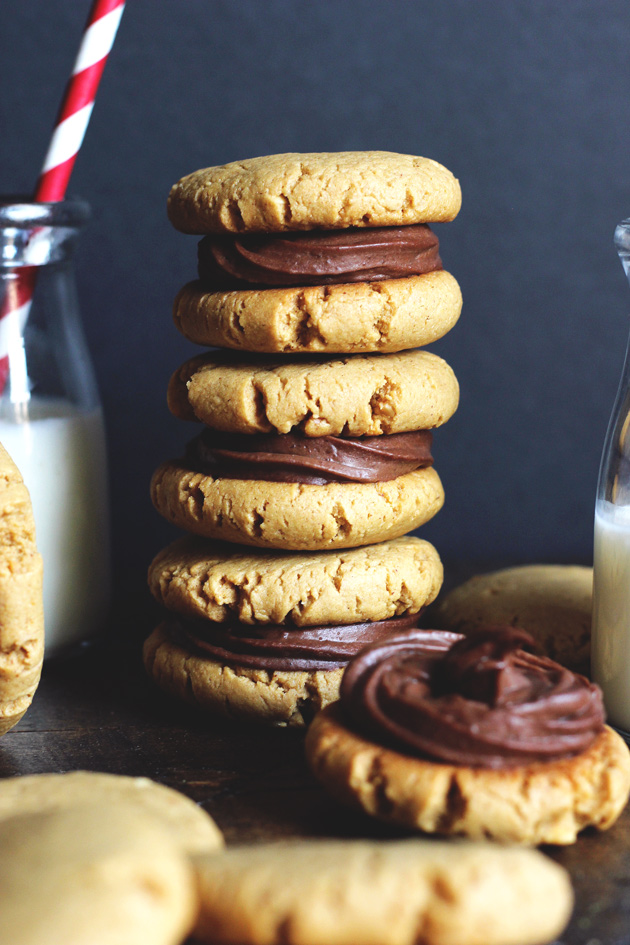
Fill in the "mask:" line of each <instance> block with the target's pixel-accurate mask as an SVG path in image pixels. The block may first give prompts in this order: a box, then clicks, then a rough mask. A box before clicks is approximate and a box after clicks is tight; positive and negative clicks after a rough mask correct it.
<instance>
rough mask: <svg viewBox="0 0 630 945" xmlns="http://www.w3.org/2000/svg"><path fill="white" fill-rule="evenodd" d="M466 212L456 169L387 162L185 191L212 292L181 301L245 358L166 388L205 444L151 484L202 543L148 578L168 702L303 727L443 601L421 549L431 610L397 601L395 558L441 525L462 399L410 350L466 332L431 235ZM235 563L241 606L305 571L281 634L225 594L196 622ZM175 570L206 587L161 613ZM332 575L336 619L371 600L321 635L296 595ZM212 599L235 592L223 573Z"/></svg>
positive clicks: (187, 182)
mask: <svg viewBox="0 0 630 945" xmlns="http://www.w3.org/2000/svg"><path fill="white" fill-rule="evenodd" d="M459 204H460V192H459V185H458V184H457V181H456V180H455V179H454V178H453V176H452V175H451V174H450V172H448V171H447V170H446V169H445V168H442V167H441V166H440V165H438V164H436V163H435V162H433V161H428V160H426V159H422V158H412V157H409V156H406V155H396V154H389V153H384V152H367V153H354V152H349V153H341V154H314V155H275V156H272V157H269V158H257V159H254V160H251V161H244V162H241V163H238V164H232V165H226V166H225V167H222V168H209V169H206V170H204V171H199V172H197V173H196V174H192V175H190V176H189V177H187V178H184V179H183V180H182V181H180V182H179V183H178V184H176V185H175V187H174V188H173V189H172V191H171V195H170V198H169V216H170V218H171V221H172V222H173V223H174V225H175V226H176V227H177V228H179V229H181V230H183V231H184V232H188V233H197V234H201V235H204V239H203V240H202V242H201V244H200V247H199V276H200V279H199V281H198V282H197V283H193V284H192V285H190V286H187V287H185V289H184V290H182V292H181V293H180V295H179V296H178V298H177V300H176V303H175V321H176V324H177V325H178V327H180V328H181V330H182V331H183V332H184V333H185V334H187V335H188V337H190V338H192V339H193V340H195V341H197V342H199V343H202V344H215V345H220V346H222V347H224V348H239V349H241V350H242V351H246V352H249V354H246V355H241V354H239V353H237V352H235V351H223V352H220V351H212V352H211V353H208V354H204V355H200V356H198V357H195V358H192V359H191V360H189V361H188V362H186V364H184V365H183V366H182V367H181V368H180V369H179V370H178V371H176V372H175V374H174V375H173V377H172V379H171V382H170V385H169V390H168V403H169V408H170V410H171V411H172V413H173V414H174V415H175V416H176V417H178V418H180V419H182V420H189V421H193V422H196V423H198V424H203V425H204V427H203V429H202V432H201V433H200V434H199V435H198V436H196V437H195V438H194V439H193V440H192V441H191V442H190V443H189V445H188V447H187V450H186V453H185V455H184V456H183V457H182V458H180V459H177V460H173V461H170V462H167V463H164V464H163V465H162V466H161V467H160V468H159V469H158V470H157V471H156V473H155V474H154V476H153V480H152V487H151V491H152V499H153V502H154V504H155V506H156V508H157V510H158V511H159V512H160V513H161V514H162V515H164V517H165V518H167V519H168V520H169V521H171V522H172V523H173V524H175V525H177V526H179V527H180V528H182V529H184V530H185V531H187V532H189V533H192V534H194V535H196V536H200V539H201V543H199V540H197V544H195V543H194V541H193V540H192V539H191V540H190V542H192V543H187V540H184V541H183V542H182V543H176V545H175V546H174V547H172V548H171V549H167V551H166V552H165V553H164V554H163V555H159V556H158V558H157V559H156V561H155V562H154V563H153V565H152V567H151V572H150V583H151V586H152V589H153V591H154V593H155V594H156V596H157V597H158V599H161V600H162V602H163V603H165V604H166V606H167V608H169V609H171V610H173V611H174V612H175V617H173V618H171V619H169V620H168V621H166V622H165V623H164V624H163V625H162V626H161V627H160V628H158V630H157V631H156V632H155V633H154V634H153V636H152V637H151V638H150V640H149V641H147V644H146V647H145V661H146V664H147V667H148V669H149V671H150V672H151V674H152V675H153V676H154V678H155V679H156V680H157V681H158V683H159V684H160V685H161V686H162V687H163V688H165V689H167V690H169V691H171V692H174V693H176V694H178V695H180V696H183V697H184V698H188V699H192V700H193V701H195V702H199V703H202V704H204V705H208V706H210V707H212V708H215V709H218V710H219V711H223V712H224V713H227V714H232V715H237V716H241V717H242V716H247V717H263V718H265V719H267V720H269V721H274V722H277V723H279V724H304V722H305V721H307V719H308V718H309V717H310V715H311V714H312V712H313V711H314V710H315V709H317V708H319V707H320V706H322V705H325V704H327V703H328V702H330V701H334V699H336V698H337V695H338V685H339V678H340V676H341V672H342V670H343V668H344V667H345V665H346V664H347V661H348V659H349V658H350V657H351V656H352V655H354V653H355V652H356V651H357V650H358V649H359V648H360V647H361V646H362V645H365V644H366V643H368V642H375V641H376V640H377V639H382V637H383V636H384V635H385V634H387V635H391V634H392V633H395V632H398V631H399V630H401V629H404V628H406V627H407V626H413V625H414V624H415V622H416V619H415V618H416V615H417V614H418V613H419V612H420V610H421V609H422V608H423V607H424V606H426V605H427V604H428V603H430V601H431V600H432V599H433V598H434V597H435V595H436V594H437V592H438V590H439V586H440V583H441V565H440V563H439V558H438V556H437V554H436V552H435V550H434V549H432V548H430V546H427V544H426V542H420V541H419V539H412V540H409V541H407V540H405V543H404V546H405V554H406V555H408V566H403V570H406V571H409V570H410V567H413V566H414V564H415V562H416V561H417V559H418V557H420V558H423V559H425V560H424V563H423V569H424V571H425V572H426V571H430V572H431V574H432V576H431V579H430V580H429V581H428V583H426V586H424V587H423V590H422V591H421V592H418V591H417V590H416V591H415V592H414V593H409V592H408V591H407V589H405V591H404V593H402V595H401V594H399V593H398V592H397V591H396V586H397V581H396V580H393V581H392V580H391V575H392V573H394V566H392V564H391V561H392V556H393V558H396V559H397V561H399V560H400V557H401V546H398V545H396V540H397V539H402V536H404V535H405V534H406V533H407V532H409V531H412V530H413V529H415V528H417V527H418V526H420V525H422V524H423V523H424V522H426V521H428V520H429V519H430V518H431V517H432V516H433V515H434V514H435V513H436V512H437V511H438V510H439V508H440V507H441V505H442V502H443V490H442V486H441V483H440V480H439V477H438V475H437V473H436V471H435V470H434V469H433V460H432V456H431V438H432V433H431V431H432V430H433V429H435V428H436V427H438V426H440V425H441V424H442V423H444V422H446V421H447V420H448V419H449V418H450V416H452V414H453V413H454V411H455V409H456V408H457V402H458V395H459V391H458V385H457V380H456V378H455V376H454V374H453V372H452V370H451V368H450V367H449V366H448V365H447V364H446V363H445V362H444V361H443V360H442V359H441V358H438V357H437V356H436V355H433V354H431V353H429V352H426V351H422V350H401V349H409V348H412V347H414V346H415V345H417V344H423V343H427V342H428V341H430V340H433V339H435V338H437V337H439V336H440V335H441V334H443V333H444V332H445V331H448V330H449V328H450V327H452V325H453V324H454V322H455V321H456V320H457V318H458V316H459V311H460V307H461V297H460V294H459V289H458V288H457V285H456V283H455V280H454V279H453V278H452V276H450V275H448V274H446V273H444V271H443V270H442V265H441V261H440V258H439V253H438V247H437V239H436V238H435V236H434V234H433V233H432V232H431V230H430V229H429V227H428V225H427V224H428V223H429V222H432V221H442V220H448V219H452V218H453V217H454V216H455V214H456V213H457V211H458V209H459ZM416 309H417V311H418V326H417V330H415V329H409V321H410V319H411V320H412V318H413V316H412V313H413V311H414V310H416ZM287 353H289V354H290V357H287ZM204 540H205V544H204ZM217 540H218V541H217ZM221 541H226V542H230V543H234V544H236V545H238V546H243V545H246V546H256V547H258V548H260V549H261V554H260V555H258V556H256V555H253V554H252V553H251V552H248V551H247V549H246V548H243V547H239V548H238V549H234V552H232V550H231V549H230V547H229V546H221V544H220V542H221ZM414 542H417V543H418V544H417V545H414ZM364 546H373V548H374V553H373V554H371V555H370V556H366V555H365V554H363V553H362V551H363V550H364ZM346 549H347V551H346ZM352 549H354V550H355V551H352ZM429 549H430V550H429ZM281 552H284V553H286V552H289V554H288V555H287V554H281ZM307 553H315V554H307ZM178 555H179V558H178V557H177V556H178ZM190 556H192V560H194V565H193V564H191V558H190ZM379 556H380V558H382V562H383V565H382V566H383V570H384V572H387V573H388V574H389V575H390V578H389V580H388V582H386V592H385V594H384V596H383V600H384V601H385V604H386V609H388V613H386V614H385V616H381V612H382V610H383V606H382V602H379V603H378V606H376V607H374V606H373V605H371V604H370V605H367V604H365V605H364V603H363V599H364V597H366V598H369V597H370V595H369V594H367V595H366V588H367V585H368V583H369V581H370V569H371V568H372V567H373V562H374V560H375V557H379ZM235 558H237V559H242V561H243V562H246V563H243V564H242V565H239V566H238V567H239V568H241V571H240V574H241V578H239V580H240V581H241V585H240V586H241V587H242V586H243V584H244V585H247V586H249V585H250V584H252V585H253V584H256V583H257V582H260V581H263V580H264V578H263V576H264V575H266V574H268V573H278V572H287V573H291V575H292V576H293V577H292V578H291V581H293V582H294V583H291V581H288V582H286V583H285V584H283V594H281V595H280V597H282V598H283V603H282V606H281V607H280V610H281V611H282V612H283V616H282V617H281V618H280V619H273V618H271V617H270V616H269V615H264V614H263V615H261V614H258V616H251V615H250V617H249V618H247V619H245V620H243V619H242V618H239V619H237V620H235V617H234V615H233V614H230V615H229V619H228V620H227V622H226V620H225V615H223V617H221V618H217V616H215V615H213V614H215V613H216V612H217V607H218V603H217V601H218V600H219V598H220V597H221V595H220V594H219V595H218V597H217V596H216V595H215V594H214V592H212V593H210V594H209V595H208V597H207V600H208V604H209V608H208V609H209V610H210V611H211V612H212V613H208V612H204V613H201V614H199V613H196V617H195V619H194V623H192V624H191V622H190V620H191V615H190V611H191V610H193V611H195V609H196V607H195V606H193V607H191V606H190V603H189V601H190V599H191V598H192V596H193V595H194V594H195V593H197V590H198V587H199V585H198V583H196V582H198V580H199V576H200V575H201V574H204V573H205V575H206V576H205V577H203V578H202V582H205V583H204V595H203V596H206V590H205V587H206V584H209V583H211V582H212V578H211V577H210V575H211V574H214V575H215V576H216V574H217V573H218V572H220V571H221V570H222V568H223V570H224V571H229V572H230V573H232V572H233V570H234V559H235ZM166 559H168V561H169V564H168V566H167V568H166V571H167V572H168V574H169V575H170V576H169V577H165V573H166V572H165V571H164V568H165V560H166ZM287 562H291V563H287ZM313 562H315V564H313ZM399 566H400V565H399V564H398V563H397V564H396V565H395V568H398V567H399ZM173 569H175V570H177V571H178V573H180V575H181V574H186V575H189V574H190V573H191V569H193V570H194V569H196V575H197V577H196V578H195V579H194V580H192V579H191V580H188V578H186V579H183V578H180V579H179V581H178V584H177V586H178V588H179V592H178V594H176V595H173V594H171V593H170V592H169V593H168V594H164V593H163V592H162V588H164V587H166V586H167V585H168V584H169V582H170V581H171V580H172V579H173V578H172V575H173ZM318 569H319V571H321V572H322V573H325V574H330V573H336V574H337V577H336V578H335V579H334V580H335V582H336V596H337V598H338V601H337V603H339V602H340V601H341V599H343V598H345V597H348V594H349V591H348V588H349V587H350V586H353V585H360V586H361V587H362V589H363V590H362V592H361V593H362V596H361V595H359V596H357V598H356V600H357V603H356V605H355V607H354V610H355V611H356V614H354V615H353V614H351V613H350V612H349V610H348V609H346V610H344V609H343V607H342V608H341V609H338V608H337V607H336V606H335V605H334V604H332V598H331V605H330V606H327V608H323V612H324V616H323V617H321V616H320V617H318V618H317V619H315V617H314V613H315V611H314V610H313V608H311V606H310V604H311V601H312V600H313V599H314V598H315V599H319V597H320V594H319V591H318V587H317V583H316V581H315V580H313V581H310V582H309V581H306V582H304V581H302V580H301V579H300V575H301V574H302V573H311V572H312V573H313V574H314V573H315V572H316V571H317V570H318ZM296 575H297V581H296V580H295V576H296ZM220 580H221V581H223V582H225V583H226V584H227V585H229V586H230V587H231V586H232V583H231V579H230V578H229V577H228V576H227V573H224V574H223V575H222V577H221V579H220ZM412 583H413V582H412ZM305 584H309V585H310V586H309V587H308V588H307V587H306V586H305ZM202 610H204V608H203V607H202ZM219 610H220V607H219ZM401 619H404V623H403V624H401V623H400V620H401ZM383 621H384V625H383V626H381V624H382V623H383ZM277 697H279V698H277Z"/></svg>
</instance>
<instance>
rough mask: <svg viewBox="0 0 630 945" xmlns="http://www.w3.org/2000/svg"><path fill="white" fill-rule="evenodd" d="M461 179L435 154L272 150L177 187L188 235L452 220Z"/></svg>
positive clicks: (173, 217) (176, 215) (172, 201)
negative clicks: (263, 155) (431, 158)
mask: <svg viewBox="0 0 630 945" xmlns="http://www.w3.org/2000/svg"><path fill="white" fill-rule="evenodd" d="M460 206H461V190H460V187H459V182H458V181H457V180H456V178H455V177H454V176H453V175H452V174H451V172H450V171H448V170H447V169H446V168H445V167H443V166H442V165H441V164H438V163H437V162H436V161H432V160H430V159H429V158H423V157H415V156H413V155H410V154H396V153H394V152H391V151H340V152H319V153H314V154H313V153H312V154H295V153H293V154H291V153H290V154H271V155H268V156H265V157H256V158H248V159H247V160H244V161H233V162H232V163H230V164H224V165H222V166H220V167H208V168H204V169H202V170H199V171H195V172H194V173H192V174H188V175H187V176H186V177H183V178H182V179H181V180H180V181H178V182H177V183H176V184H175V185H174V186H173V187H172V188H171V192H170V194H169V198H168V216H169V219H170V221H171V223H172V224H173V226H174V227H175V228H176V229H178V230H181V231H182V232H183V233H199V234H201V233H242V232H244V231H246V230H249V231H258V232H272V233H273V232H276V233H279V232H283V231H285V230H310V229H315V228H320V229H341V228H344V227H348V226H403V225H406V224H410V223H430V222H432V221H436V222H437V221H440V222H441V221H447V220H452V219H454V217H455V216H456V215H457V213H458V212H459V208H460Z"/></svg>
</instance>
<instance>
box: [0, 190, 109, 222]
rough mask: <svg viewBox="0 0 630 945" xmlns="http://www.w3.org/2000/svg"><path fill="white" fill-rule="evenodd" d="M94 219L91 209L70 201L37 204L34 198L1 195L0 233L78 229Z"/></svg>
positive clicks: (20, 195)
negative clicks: (43, 229)
mask: <svg viewBox="0 0 630 945" xmlns="http://www.w3.org/2000/svg"><path fill="white" fill-rule="evenodd" d="M89 219H90V205H89V204H88V203H87V202H86V201H85V200H80V199H79V198H77V197H70V198H68V199H66V200H59V201H56V202H54V203H35V202H34V201H33V200H32V198H31V196H30V195H25V194H0V229H4V228H5V227H12V228H14V229H20V230H29V229H32V228H33V227H35V226H63V227H78V226H83V224H84V223H87V221H88V220H89Z"/></svg>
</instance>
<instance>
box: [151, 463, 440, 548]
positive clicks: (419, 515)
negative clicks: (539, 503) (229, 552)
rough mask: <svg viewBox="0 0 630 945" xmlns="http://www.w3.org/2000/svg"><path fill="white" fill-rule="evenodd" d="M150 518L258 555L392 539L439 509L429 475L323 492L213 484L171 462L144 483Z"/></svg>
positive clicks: (284, 485) (434, 479) (435, 481)
mask: <svg viewBox="0 0 630 945" xmlns="http://www.w3.org/2000/svg"><path fill="white" fill-rule="evenodd" d="M151 498H152V501H153V504H154V506H155V508H156V509H157V511H158V512H159V513H160V514H161V515H163V516H164V518H166V519H167V520H168V521H169V522H172V524H174V525H177V526H178V527H179V528H182V529H184V531H188V532H192V533H193V534H196V535H204V536H205V537H207V538H219V539H221V540H223V541H229V542H235V543H237V544H244V545H256V546H258V547H261V548H265V547H267V548H280V549H286V550H292V551H327V550H329V549H331V548H354V547H357V546H358V545H369V544H374V543H375V542H379V541H386V540H389V539H392V538H399V537H400V536H401V535H404V534H406V532H409V531H413V529H415V528H417V527H418V526H419V525H422V524H423V523H424V522H427V521H428V520H429V519H430V518H432V517H433V516H434V515H435V514H436V513H437V512H438V511H439V510H440V508H441V507H442V503H443V501H444V491H443V489H442V483H441V482H440V478H439V476H438V474H437V473H436V471H435V470H434V469H433V468H431V467H430V468H427V469H418V470H415V471H414V472H410V473H406V474H405V475H403V476H398V477H397V478H396V479H390V480H389V481H387V482H376V483H372V482H370V483H340V482H330V483H328V484H326V485H323V486H316V485H305V484H302V483H293V482H266V481H262V480H257V479H253V480H245V479H213V478H212V477H211V476H205V475H203V474H202V473H197V472H193V471H192V470H190V469H186V468H185V467H183V466H181V465H179V464H178V463H177V462H171V463H164V464H163V465H162V466H160V467H159V468H158V469H157V470H156V471H155V473H154V474H153V478H152V480H151Z"/></svg>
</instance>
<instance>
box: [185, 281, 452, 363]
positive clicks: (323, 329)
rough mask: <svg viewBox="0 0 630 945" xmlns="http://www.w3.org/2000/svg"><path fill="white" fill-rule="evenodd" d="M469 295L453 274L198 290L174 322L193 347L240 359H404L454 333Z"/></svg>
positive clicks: (189, 288) (194, 285)
mask: <svg viewBox="0 0 630 945" xmlns="http://www.w3.org/2000/svg"><path fill="white" fill-rule="evenodd" d="M461 308H462V295H461V292H460V289H459V286H458V284H457V282H456V280H455V279H454V278H453V276H452V275H450V273H448V272H445V271H444V270H440V271H438V272H428V273H426V274H425V275H422V276H411V277H409V278H406V279H405V278H402V279H387V280H385V281H382V282H358V283H353V284H351V283H348V284H347V285H332V286H308V287H304V288H293V287H292V288H270V289H266V290H265V291H264V292H260V291H255V290H252V289H249V290H246V289H241V290H235V291H232V292H209V291H208V290H207V289H206V288H205V287H204V285H203V283H201V282H191V283H189V284H188V285H186V286H184V288H183V289H181V291H180V292H179V293H178V295H177V297H176V299H175V302H174V306H173V320H174V322H175V325H176V326H177V328H178V329H179V330H180V331H181V332H182V334H183V335H185V336H186V337H187V338H188V339H189V340H190V341H194V342H195V344H199V345H217V347H219V348H234V349H236V350H240V351H257V352H261V353H269V354H273V353H275V352H277V353H281V354H299V353H312V354H316V353H318V352H322V351H326V352H329V353H331V354H333V353H339V352H349V353H367V352H372V351H382V352H390V351H403V350H406V349H408V348H420V347H422V346H423V345H428V344H431V342H433V341H437V340H438V339H439V338H441V337H442V336H443V335H445V334H446V333H447V332H448V331H450V330H451V328H453V326H454V325H455V323H456V322H457V319H458V318H459V315H460V312H461Z"/></svg>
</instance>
